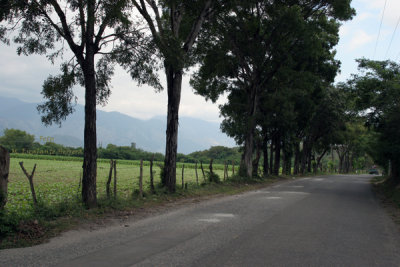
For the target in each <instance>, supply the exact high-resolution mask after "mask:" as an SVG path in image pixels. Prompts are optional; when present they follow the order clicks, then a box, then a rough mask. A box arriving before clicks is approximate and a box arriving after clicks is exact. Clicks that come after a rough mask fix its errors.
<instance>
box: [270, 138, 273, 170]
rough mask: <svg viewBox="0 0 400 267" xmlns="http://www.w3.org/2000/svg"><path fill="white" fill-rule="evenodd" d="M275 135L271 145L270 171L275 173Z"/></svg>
mask: <svg viewBox="0 0 400 267" xmlns="http://www.w3.org/2000/svg"><path fill="white" fill-rule="evenodd" d="M273 169H274V137H272V140H271V145H270V147H269V173H270V174H273V173H274V170H273Z"/></svg>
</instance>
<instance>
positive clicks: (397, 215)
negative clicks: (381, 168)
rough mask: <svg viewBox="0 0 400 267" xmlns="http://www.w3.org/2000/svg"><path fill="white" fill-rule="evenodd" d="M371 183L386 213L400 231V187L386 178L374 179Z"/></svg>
mask: <svg viewBox="0 0 400 267" xmlns="http://www.w3.org/2000/svg"><path fill="white" fill-rule="evenodd" d="M371 182H372V185H373V189H374V192H375V194H376V195H377V197H378V198H379V200H380V202H381V203H382V205H383V207H384V208H385V210H386V212H387V213H388V214H389V215H390V216H391V217H392V219H393V221H394V222H395V223H396V224H397V226H398V227H399V229H400V185H394V184H393V181H392V180H391V179H388V178H387V177H384V176H378V177H374V178H373V179H372V181H371Z"/></svg>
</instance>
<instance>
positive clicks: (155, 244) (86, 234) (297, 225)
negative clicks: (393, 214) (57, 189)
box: [0, 175, 400, 267]
mask: <svg viewBox="0 0 400 267" xmlns="http://www.w3.org/2000/svg"><path fill="white" fill-rule="evenodd" d="M370 178H371V176H344V175H343V176H340V175H338V176H323V177H313V178H305V179H299V180H293V181H289V182H284V183H279V184H276V185H274V186H272V187H268V188H265V189H261V190H257V191H252V192H248V193H245V194H241V195H237V196H229V197H224V198H218V199H213V200H207V201H204V202H200V203H194V204H190V205H188V206H187V207H183V208H182V207H181V208H178V209H177V210H174V211H172V212H168V213H164V214H161V215H156V216H152V217H149V218H146V219H141V220H136V221H133V220H132V221H127V222H124V223H123V224H121V225H113V226H110V227H107V228H101V229H98V230H95V231H89V230H79V231H70V232H67V233H65V234H64V235H62V236H61V237H58V238H55V239H52V240H51V241H50V242H49V243H46V244H43V245H40V246H36V247H32V248H24V249H11V250H2V251H0V266H32V265H33V266H96V267H97V266H112V267H117V266H385V267H387V266H400V234H399V230H398V229H399V228H398V226H396V225H395V224H394V223H393V221H392V219H391V218H390V217H389V215H387V214H386V212H385V211H384V210H383V209H382V207H381V206H380V204H379V203H378V201H377V200H376V199H375V198H374V195H373V193H372V192H371V186H370V184H369V180H370Z"/></svg>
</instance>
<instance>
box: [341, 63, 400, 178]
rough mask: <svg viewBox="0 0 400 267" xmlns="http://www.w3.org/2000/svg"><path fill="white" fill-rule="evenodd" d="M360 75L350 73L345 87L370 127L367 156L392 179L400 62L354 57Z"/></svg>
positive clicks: (397, 170)
mask: <svg viewBox="0 0 400 267" xmlns="http://www.w3.org/2000/svg"><path fill="white" fill-rule="evenodd" d="M357 62H358V64H359V69H360V71H361V73H360V74H358V75H354V77H353V79H351V80H349V81H348V82H347V84H346V85H343V87H344V88H345V90H348V92H349V93H350V94H351V95H352V96H353V99H354V108H355V109H356V110H357V111H359V112H360V114H361V115H362V116H363V117H364V119H365V123H366V126H367V127H369V128H370V129H372V130H373V131H374V132H375V134H372V135H371V136H370V138H369V140H368V143H369V145H370V149H369V152H370V155H371V156H372V157H373V158H374V160H375V162H377V163H378V164H380V165H381V166H383V167H385V168H386V169H388V167H389V166H388V165H389V164H388V163H389V161H391V167H392V169H391V172H392V175H393V177H394V178H399V176H400V141H399V138H398V136H400V115H399V114H400V84H399V80H400V65H399V64H397V63H395V62H392V61H374V60H368V59H359V60H357Z"/></svg>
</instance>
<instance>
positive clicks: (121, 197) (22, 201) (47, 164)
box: [0, 154, 282, 248]
mask: <svg viewBox="0 0 400 267" xmlns="http://www.w3.org/2000/svg"><path fill="white" fill-rule="evenodd" d="M12 155H13V154H12ZM23 155H25V157H23ZM18 156H22V157H18ZM29 156H30V157H32V156H34V159H28V157H29ZM39 157H42V158H41V159H39V158H38V157H35V155H26V154H17V155H13V156H12V158H11V161H10V173H9V186H8V201H7V205H6V207H5V209H4V210H3V211H2V212H1V216H0V248H10V247H20V246H30V245H33V244H37V243H40V242H43V241H45V240H47V239H48V238H49V237H52V236H54V235H56V234H58V233H59V232H60V231H64V230H67V229H71V228H73V227H76V226H77V225H79V224H84V223H96V221H101V220H102V219H104V218H107V217H109V216H113V217H117V218H118V216H119V215H118V214H129V215H132V213H133V214H135V213H136V212H140V211H141V210H140V208H144V207H146V208H151V207H157V206H160V205H164V204H165V203H170V202H171V201H177V200H179V199H182V198H202V197H207V196H210V195H221V194H223V195H226V194H234V193H239V192H243V191H245V190H250V189H254V188H257V187H259V186H265V185H266V184H269V183H271V182H273V181H277V179H276V178H273V177H270V178H269V179H261V178H258V179H251V180H244V179H240V178H239V177H238V176H233V175H232V169H230V170H229V171H228V175H229V177H227V178H226V179H225V180H224V179H223V177H224V165H220V164H214V165H213V172H214V173H213V175H214V176H213V177H214V179H213V180H210V177H211V176H210V172H209V169H208V167H209V166H208V165H207V166H204V167H205V176H204V177H203V175H202V172H201V170H200V168H199V169H198V182H197V180H196V174H195V170H194V166H195V165H192V164H189V165H186V164H185V169H184V183H183V186H182V184H181V183H180V184H179V185H178V186H177V191H176V193H174V194H172V195H171V194H169V193H168V191H166V190H165V188H163V187H162V186H161V185H160V173H161V170H162V168H160V167H159V166H157V165H156V164H155V165H154V168H153V174H154V177H155V180H156V181H155V190H154V191H152V190H151V187H150V169H149V162H146V164H143V165H145V166H144V168H143V197H141V196H140V193H139V192H140V191H139V176H140V166H139V164H137V163H138V162H135V161H129V160H118V161H117V189H116V192H117V195H116V196H115V195H114V193H113V189H112V193H111V196H110V197H107V194H106V183H107V179H108V176H109V169H110V162H109V160H99V162H98V182H97V192H98V199H99V205H98V208H96V209H89V210H88V209H87V208H86V207H85V206H84V205H83V203H82V199H81V195H80V190H81V189H80V187H81V180H80V179H81V177H82V159H81V160H79V161H77V160H75V159H76V158H73V159H74V160H67V159H65V158H63V159H62V160H60V159H59V158H58V157H56V156H43V155H40V156H39ZM51 157H53V158H51ZM21 161H23V162H24V166H25V168H26V169H27V171H28V172H30V170H32V168H33V166H34V164H37V168H36V172H35V175H34V177H33V181H34V186H35V191H36V196H37V205H34V203H33V200H32V195H31V191H30V187H29V182H28V179H27V178H26V177H25V175H24V173H23V172H22V170H21V168H20V166H19V162H21ZM181 171H182V166H181V167H180V168H179V169H177V173H181ZM237 171H238V167H236V173H237ZM180 178H181V177H180ZM280 179H282V178H280ZM179 180H180V179H179ZM111 187H112V188H113V184H111ZM121 216H122V215H121Z"/></svg>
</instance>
